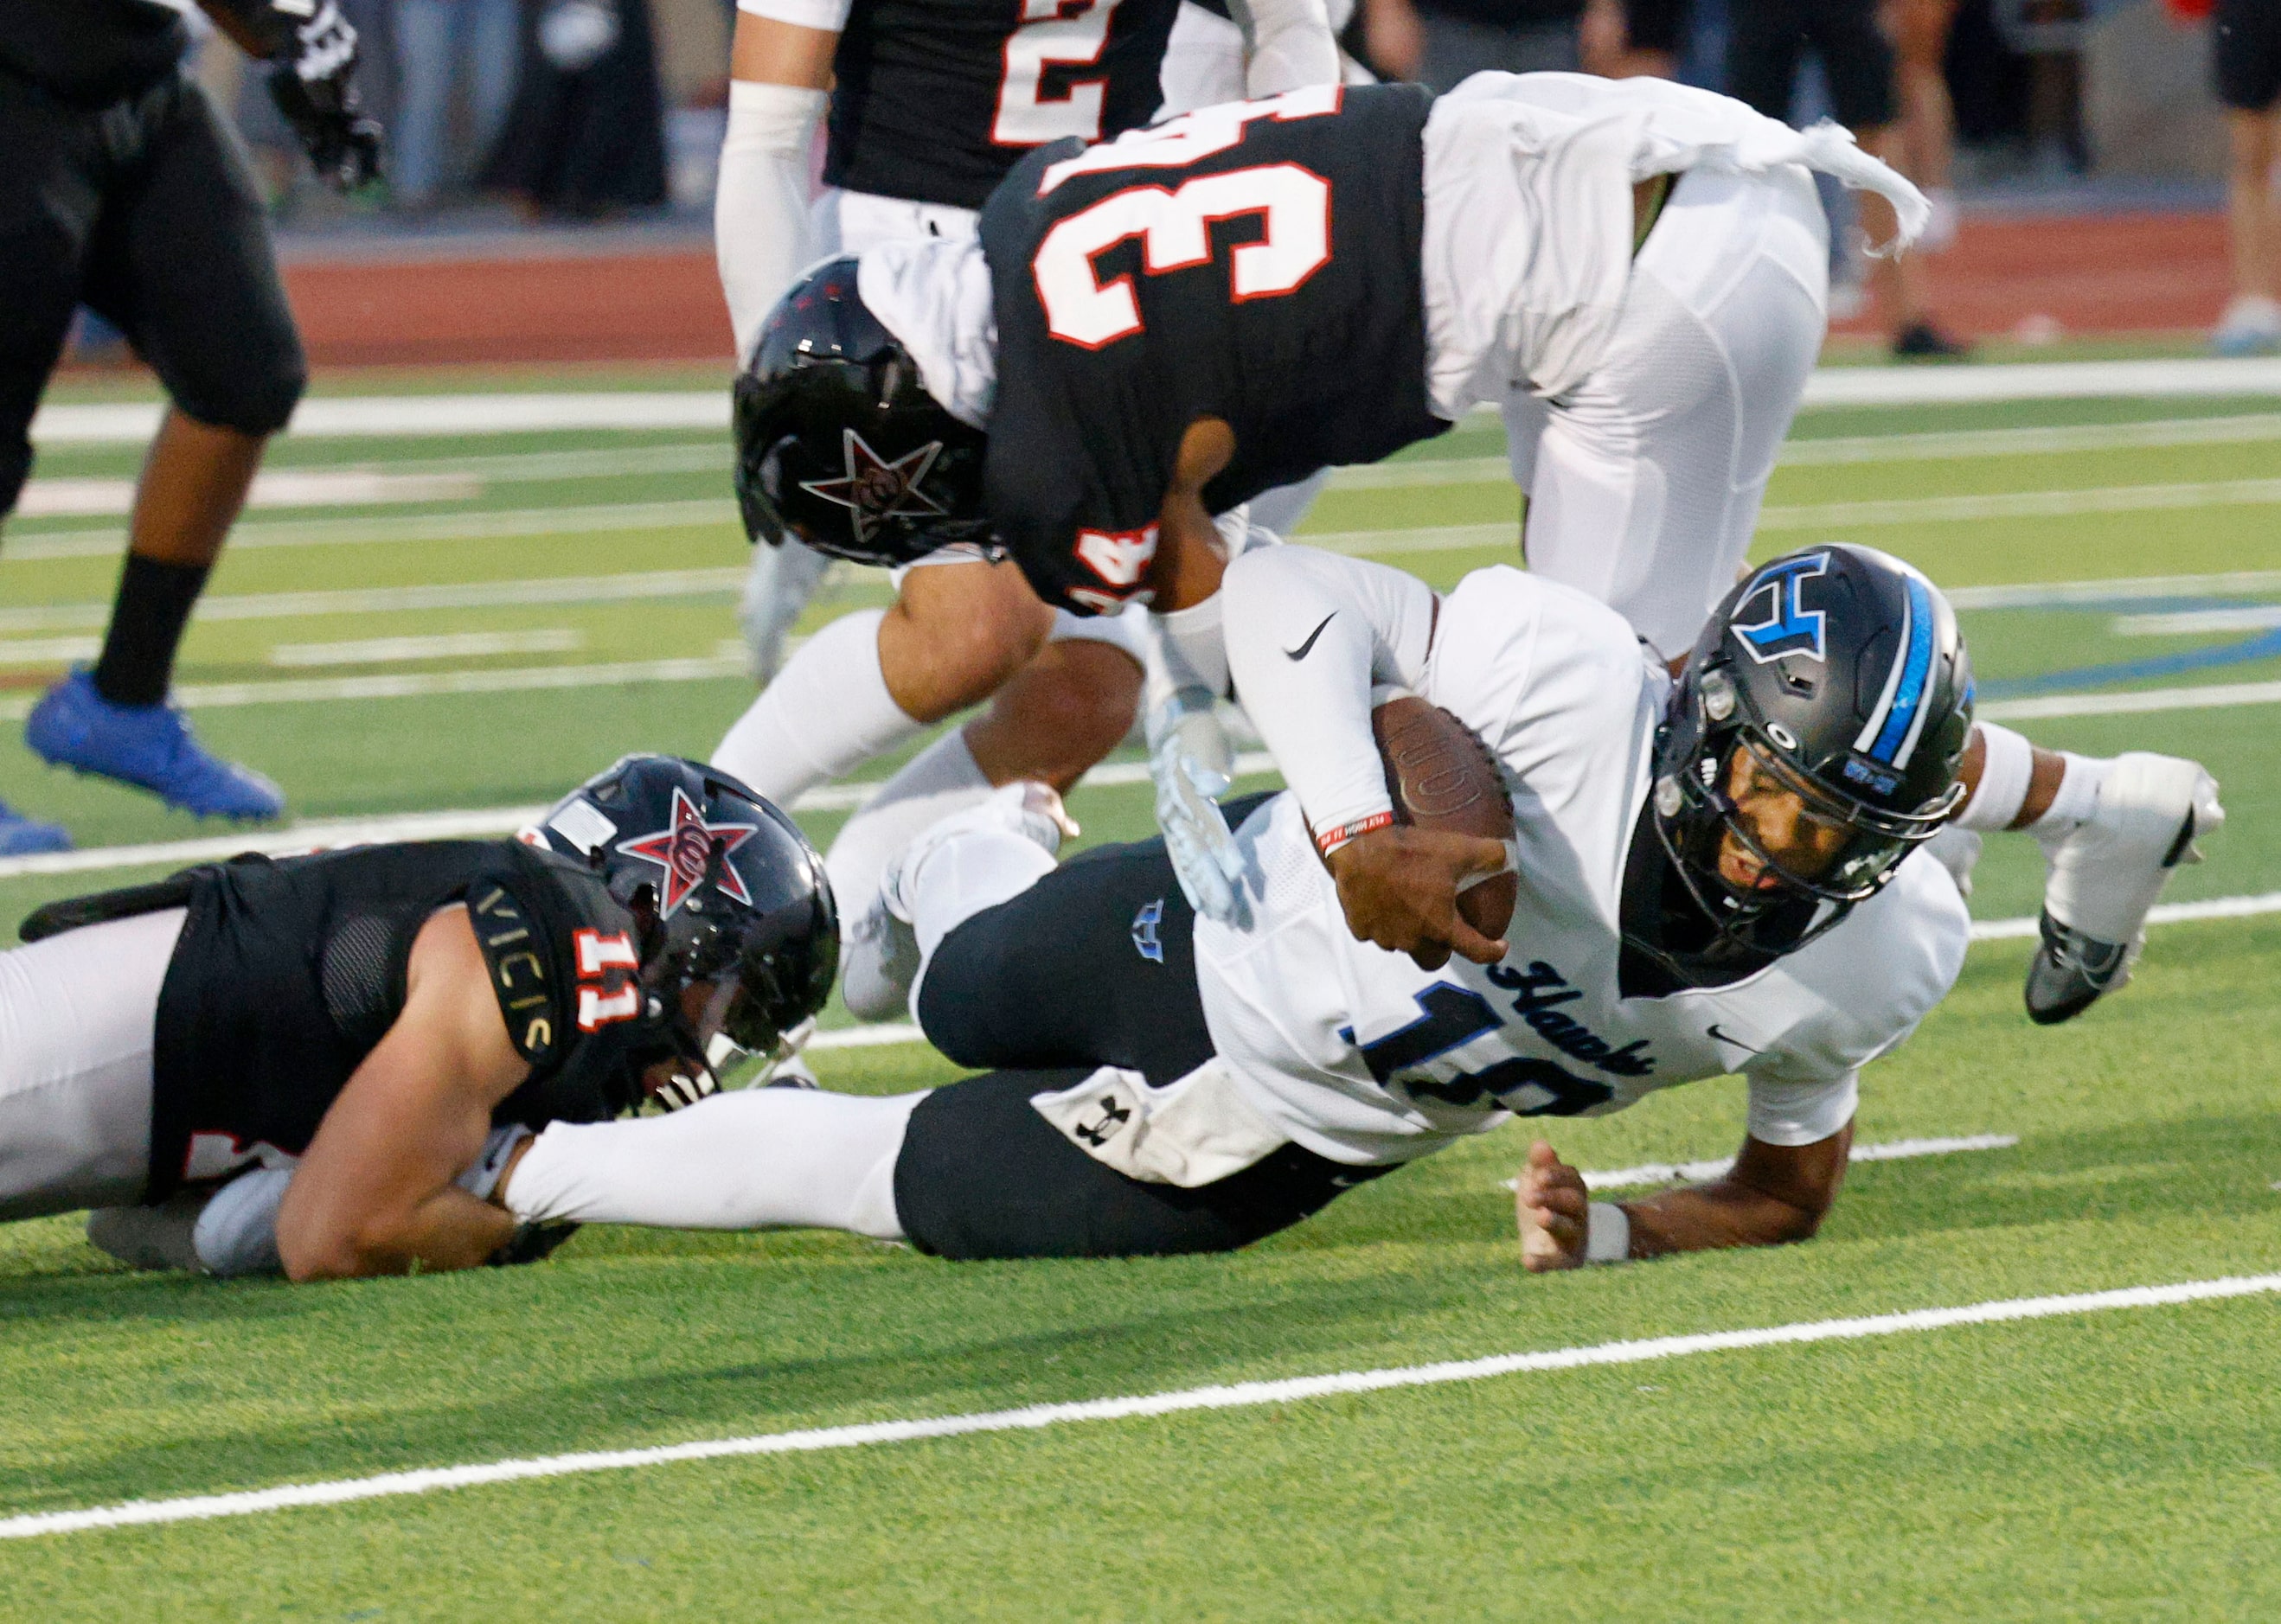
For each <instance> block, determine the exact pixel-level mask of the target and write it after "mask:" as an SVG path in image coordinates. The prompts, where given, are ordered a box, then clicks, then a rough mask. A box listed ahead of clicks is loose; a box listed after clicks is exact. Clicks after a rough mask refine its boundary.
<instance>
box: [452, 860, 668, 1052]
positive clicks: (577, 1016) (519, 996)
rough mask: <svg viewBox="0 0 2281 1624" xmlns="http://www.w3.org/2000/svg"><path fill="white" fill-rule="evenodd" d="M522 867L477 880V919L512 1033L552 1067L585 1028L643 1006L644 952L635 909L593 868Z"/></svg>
mask: <svg viewBox="0 0 2281 1624" xmlns="http://www.w3.org/2000/svg"><path fill="white" fill-rule="evenodd" d="M534 855H535V854H534ZM514 868H515V869H517V870H520V871H521V872H517V873H511V874H509V873H498V872H494V873H491V874H484V875H483V876H481V877H480V878H478V879H477V880H476V881H475V883H474V884H472V885H470V886H469V887H468V893H467V900H468V922H469V923H470V924H471V925H473V926H474V927H475V932H476V945H477V946H478V947H480V948H481V949H482V950H483V962H484V964H485V965H486V966H488V967H489V968H490V970H491V991H492V992H493V993H494V994H495V995H496V996H497V997H498V998H499V1013H500V1014H502V1015H503V1016H505V1017H506V1029H507V1036H508V1038H509V1040H510V1041H511V1042H513V1043H514V1047H515V1051H516V1052H517V1053H518V1054H520V1055H522V1058H524V1059H526V1060H528V1061H530V1064H531V1066H532V1069H533V1070H534V1071H545V1070H547V1069H549V1068H551V1067H553V1066H555V1065H557V1064H559V1063H560V1062H561V1060H562V1058H563V1057H564V1056H565V1055H566V1054H567V1053H568V1051H569V1050H570V1048H571V1047H572V1046H573V1045H574V1044H575V1043H576V1041H577V1039H578V1037H579V1036H580V1035H583V1034H587V1033H592V1032H595V1031H599V1030H600V1029H601V1028H604V1027H607V1026H610V1025H613V1024H615V1023H617V1022H619V1021H627V1020H635V1019H636V1018H638V1016H639V1015H640V1014H641V1012H642V992H641V987H640V985H639V974H640V969H641V960H640V955H639V951H638V948H637V946H636V943H635V941H634V931H633V920H632V917H631V916H630V915H629V914H628V913H627V912H625V910H624V909H623V908H622V907H621V906H619V904H618V903H617V902H616V900H615V898H614V897H611V896H610V894H609V893H608V892H607V890H605V889H603V887H602V886H601V884H600V883H599V881H594V880H593V879H592V877H591V876H589V875H588V874H585V872H584V870H581V869H577V868H575V867H573V866H571V865H569V864H568V863H562V862H550V861H547V860H545V859H544V858H538V859H537V860H532V861H528V862H516V863H514Z"/></svg>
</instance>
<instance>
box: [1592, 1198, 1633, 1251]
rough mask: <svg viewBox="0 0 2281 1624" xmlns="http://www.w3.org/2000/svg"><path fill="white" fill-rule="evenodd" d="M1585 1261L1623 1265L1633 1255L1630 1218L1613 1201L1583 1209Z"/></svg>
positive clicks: (1598, 1202)
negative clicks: (1584, 1214) (1584, 1213)
mask: <svg viewBox="0 0 2281 1624" xmlns="http://www.w3.org/2000/svg"><path fill="white" fill-rule="evenodd" d="M1585 1212H1586V1220H1585V1224H1584V1261H1585V1262H1587V1263H1622V1262H1625V1261H1626V1260H1628V1258H1630V1257H1631V1255H1632V1215H1631V1214H1630V1213H1629V1212H1625V1211H1624V1210H1623V1208H1621V1207H1620V1206H1618V1205H1616V1204H1615V1203H1614V1202H1612V1201H1595V1202H1594V1203H1592V1205H1590V1206H1589V1207H1588V1208H1587V1209H1585Z"/></svg>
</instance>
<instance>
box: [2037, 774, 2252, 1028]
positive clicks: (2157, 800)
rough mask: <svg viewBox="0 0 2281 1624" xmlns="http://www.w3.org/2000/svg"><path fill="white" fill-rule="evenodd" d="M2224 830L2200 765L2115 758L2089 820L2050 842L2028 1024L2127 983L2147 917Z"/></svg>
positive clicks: (2054, 1018) (2049, 1021) (2080, 1008)
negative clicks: (2202, 843) (2177, 874)
mask: <svg viewBox="0 0 2281 1624" xmlns="http://www.w3.org/2000/svg"><path fill="white" fill-rule="evenodd" d="M2224 821H2225V808H2224V807H2223V806H2221V805H2220V804H2218V798H2217V780H2215V779H2214V778H2212V777H2211V776H2210V775H2209V774H2208V773H2207V772H2205V771H2204V770H2203V769H2202V766H2201V765H2200V763H2199V762H2193V761H2184V760H2181V759H2180V758H2177V757H2176V756H2155V755H2149V754H2147V753H2146V752H2144V751H2140V750H2134V751H2132V752H2130V754H2128V755H2123V756H2118V757H2116V758H2115V762H2114V764H2113V765H2112V766H2109V767H2108V768H2107V777H2106V779H2105V780H2104V781H2102V782H2101V783H2100V784H2099V799H2098V802H2097V804H2095V805H2094V806H2093V808H2092V814H2091V816H2090V817H2088V818H2086V819H2084V820H2083V821H2082V822H2081V823H2079V824H2077V825H2076V826H2075V827H2073V828H2072V829H2069V830H2068V832H2067V833H2065V834H2063V835H2056V836H2053V838H2051V839H2048V840H2045V842H2044V857H2045V861H2046V863H2047V864H2048V865H2049V872H2048V874H2047V875H2046V877H2045V884H2044V913H2043V920H2042V929H2043V941H2042V943H2040V944H2039V945H2038V946H2037V949H2036V957H2035V959H2034V961H2033V962H2032V963H2030V965H2029V966H2028V984H2027V989H2026V996H2027V1002H2028V1017H2029V1019H2030V1020H2034V1021H2036V1022H2037V1023H2038V1024H2039V1025H2043V1026H2052V1025H2054V1024H2056V1023H2058V1022H2060V1021H2062V1020H2069V1019H2071V1018H2072V1017H2074V1016H2076V1015H2079V1014H2081V1013H2082V1012H2084V1010H2087V1009H2089V1008H2090V1007H2091V1006H2092V1004H2095V1003H2097V1002H2098V1001H2099V997H2101V995H2103V994H2106V993H2110V992H2114V991H2115V990H2117V989H2120V988H2122V986H2124V985H2125V984H2127V983H2128V982H2129V981H2130V969H2131V966H2132V965H2134V964H2135V963H2136V962H2137V961H2138V950H2139V949H2140V948H2141V947H2143V946H2144V945H2145V944H2146V913H2147V911H2148V910H2149V909H2151V908H2152V907H2153V905H2154V904H2155V901H2156V900H2157V899H2158V898H2159V897H2161V895H2162V887H2163V886H2164V885H2165V884H2167V883H2168V882H2169V878H2170V872H2171V870H2173V869H2175V868H2177V866H2179V865H2180V864H2181V863H2199V862H2200V861H2201V860H2202V854H2201V852H2200V850H2199V849H2197V848H2196V846H2195V844H2194V842H2195V841H2196V840H2197V839H2199V838H2200V837H2201V836H2202V835H2208V834H2209V833H2210V832H2211V831H2212V830H2214V829H2215V828H2217V827H2219V826H2220V825H2222V824H2223V823H2224Z"/></svg>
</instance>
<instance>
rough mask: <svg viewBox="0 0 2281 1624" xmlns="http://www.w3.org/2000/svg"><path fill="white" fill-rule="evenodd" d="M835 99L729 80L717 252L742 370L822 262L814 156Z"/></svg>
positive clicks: (715, 209) (717, 207)
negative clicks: (813, 192)
mask: <svg viewBox="0 0 2281 1624" xmlns="http://www.w3.org/2000/svg"><path fill="white" fill-rule="evenodd" d="M828 99H829V98H828V97H827V96H826V95H825V94H824V92H823V91H821V90H803V89H798V88H796V87H794V86H792V85H764V84H758V83H755V82H754V81H751V80H746V79H736V80H731V81H730V82H729V133H728V135H726V136H725V137H724V138H723V140H722V142H721V183H720V189H719V190H718V191H717V192H716V193H715V195H714V199H713V242H714V252H715V257H716V258H718V260H719V261H720V266H721V291H722V292H723V294H725V295H726V296H728V300H729V324H730V326H731V327H733V328H734V329H735V331H736V335H737V359H738V364H739V365H741V364H742V363H743V362H744V360H745V358H746V357H747V356H749V355H750V354H751V353H752V349H753V342H754V339H756V338H758V337H759V336H760V331H761V323H762V321H764V320H766V319H768V313H769V311H771V310H773V309H774V308H776V302H777V300H778V299H780V298H782V297H783V296H784V294H785V289H787V288H790V287H791V286H792V283H793V278H794V277H796V276H798V275H799V274H800V272H802V271H803V270H805V269H807V268H808V264H809V263H810V261H812V260H813V259H814V258H815V246H814V243H813V242H812V241H811V240H810V235H809V231H808V150H809V148H810V147H811V146H812V145H813V144H814V142H815V140H816V124H817V121H818V120H819V119H822V118H823V109H824V104H825V103H826V101H827V100H828Z"/></svg>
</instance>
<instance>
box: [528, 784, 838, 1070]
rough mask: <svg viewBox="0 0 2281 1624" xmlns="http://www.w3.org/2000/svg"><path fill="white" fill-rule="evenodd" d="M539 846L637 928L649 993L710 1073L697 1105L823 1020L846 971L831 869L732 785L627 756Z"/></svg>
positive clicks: (581, 795) (684, 1048)
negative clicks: (578, 866)
mask: <svg viewBox="0 0 2281 1624" xmlns="http://www.w3.org/2000/svg"><path fill="white" fill-rule="evenodd" d="M537 834H538V835H541V836H543V837H544V839H545V843H546V844H547V846H548V847H549V848H550V849H551V850H555V851H559V852H562V853H564V854H566V855H568V856H570V857H575V858H580V859H582V860H584V862H585V863H586V864H587V865H588V866H591V867H592V868H593V869H594V870H595V871H596V872H598V873H599V874H601V876H602V879H603V883H604V884H605V885H607V887H608V889H609V891H610V894H611V895H612V896H613V897H616V898H617V899H618V901H619V902H621V903H622V904H624V905H625V907H626V909H627V911H628V912H630V913H631V914H632V915H633V917H634V922H635V925H636V927H637V928H638V932H639V936H640V940H639V956H640V959H641V971H640V980H641V984H642V987H643V989H644V990H645V992H646V995H647V997H648V998H649V1000H650V1003H651V1007H652V1010H653V1012H654V1014H655V1015H656V1017H657V1019H658V1020H660V1021H661V1022H662V1023H663V1025H664V1026H665V1028H666V1029H667V1031H668V1032H669V1035H671V1036H672V1038H673V1039H674V1040H675V1046H676V1047H677V1049H679V1050H680V1051H681V1053H682V1055H683V1056H684V1058H686V1059H688V1060H690V1061H692V1063H694V1064H696V1065H698V1066H701V1067H702V1068H703V1077H702V1079H700V1081H699V1085H698V1091H699V1092H707V1091H709V1088H708V1087H707V1086H706V1085H707V1084H708V1083H713V1082H717V1074H718V1073H719V1072H721V1071H723V1070H725V1069H726V1068H727V1067H728V1066H730V1065H731V1064H733V1063H734V1062H735V1061H736V1060H738V1059H739V1058H742V1057H743V1056H744V1055H746V1054H769V1053H773V1052H776V1051H777V1049H778V1046H779V1044H780V1043H781V1042H782V1040H783V1039H784V1038H785V1035H787V1034H789V1033H792V1032H793V1030H794V1029H795V1028H798V1027H800V1025H801V1023H803V1022H805V1021H808V1020H812V1019H813V1018H814V1017H815V1015H816V1012H817V1011H819V1010H821V1009H822V1008H823V1001H824V999H825V997H827V996H829V994H830V993H831V979H832V976H833V975H834V974H836V973H837V971H838V969H839V911H838V909H837V908H836V907H835V906H834V904H833V902H832V897H831V881H829V880H827V879H826V878H825V877H824V873H823V858H821V857H819V856H818V855H817V854H816V848H815V847H813V846H811V845H810V844H808V838H807V836H806V835H802V834H801V833H800V827H799V826H798V825H796V824H795V823H793V820H791V819H790V818H789V817H786V816H785V814H784V813H783V812H779V811H778V810H777V808H776V807H775V806H774V805H773V804H770V803H769V802H768V801H765V800H763V799H762V798H761V797H759V796H757V795H755V794H754V793H753V791H752V790H750V789H746V787H745V786H744V785H743V784H741V783H738V781H736V780H735V779H733V778H731V777H730V776H729V775H728V774H725V773H718V772H715V771H714V770H713V769H712V768H711V767H708V766H704V765H703V764H701V763H700V762H695V761H687V760H684V759H683V758H680V757H677V756H627V757H624V758H621V759H620V760H619V761H618V762H617V763H616V764H615V766H611V767H610V769H609V770H608V771H607V772H604V773H599V774H596V775H595V776H594V777H592V778H590V779H588V780H587V781H585V782H584V783H583V784H581V785H579V786H578V788H577V789H574V790H572V791H571V792H570V794H568V796H565V797H563V798H562V799H561V801H559V802H557V803H556V804H555V805H554V806H553V808H552V809H551V810H550V811H549V812H548V813H547V815H546V816H545V818H544V819H543V820H540V822H539V825H538V827H537ZM526 838H528V836H526ZM787 1052H788V1051H787Z"/></svg>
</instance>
